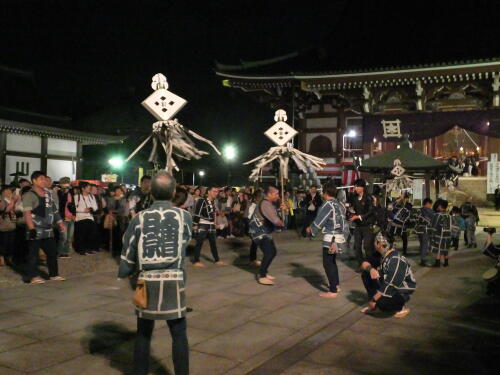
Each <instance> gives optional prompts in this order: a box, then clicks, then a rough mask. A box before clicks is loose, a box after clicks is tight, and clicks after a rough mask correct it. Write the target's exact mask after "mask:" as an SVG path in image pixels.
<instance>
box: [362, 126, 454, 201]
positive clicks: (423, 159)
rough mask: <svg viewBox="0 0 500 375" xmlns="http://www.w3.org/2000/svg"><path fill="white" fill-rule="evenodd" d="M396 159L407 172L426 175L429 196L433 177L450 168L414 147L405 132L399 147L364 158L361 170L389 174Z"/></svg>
mask: <svg viewBox="0 0 500 375" xmlns="http://www.w3.org/2000/svg"><path fill="white" fill-rule="evenodd" d="M395 160H399V161H400V162H401V166H402V167H403V168H404V169H405V171H406V174H408V175H418V174H420V175H425V185H426V189H425V193H426V196H427V197H429V196H430V179H431V177H434V178H436V179H437V178H439V176H440V173H441V172H445V171H447V170H448V168H449V167H448V165H447V164H445V163H443V162H440V161H437V160H435V159H434V158H432V157H430V156H427V155H424V154H422V153H420V152H418V151H416V150H414V149H412V148H411V144H410V141H409V136H408V134H404V135H403V140H402V141H401V143H400V144H399V146H398V148H397V149H395V150H392V151H389V152H385V153H383V154H381V155H377V156H374V157H372V158H369V159H366V160H364V161H363V162H362V165H361V166H360V167H359V170H360V171H361V172H367V173H370V174H383V175H384V176H387V175H389V174H390V172H391V170H393V168H394V166H395V163H394V161H395ZM370 179H371V178H370ZM436 194H439V184H436Z"/></svg>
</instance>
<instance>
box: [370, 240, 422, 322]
mask: <svg viewBox="0 0 500 375" xmlns="http://www.w3.org/2000/svg"><path fill="white" fill-rule="evenodd" d="M375 249H376V250H377V252H378V253H379V254H380V258H378V259H377V258H373V259H368V260H366V261H364V262H362V263H361V269H362V270H363V273H362V275H361V277H362V279H363V284H364V286H365V288H366V291H367V292H368V297H369V298H370V302H368V306H367V307H365V308H364V309H363V310H361V311H362V312H364V313H368V314H370V313H371V314H373V313H379V312H384V313H394V316H395V317H397V318H402V317H404V316H406V315H408V313H409V312H410V309H408V308H407V307H405V304H406V303H407V302H408V301H409V300H410V295H411V294H412V293H413V292H414V291H415V288H416V286H417V283H416V281H415V277H414V276H413V272H412V270H411V268H410V265H409V263H408V261H407V260H406V258H405V257H404V256H402V255H400V254H399V253H398V252H397V251H396V250H395V249H394V248H393V247H392V246H391V245H390V243H389V240H388V239H387V238H386V237H384V236H383V235H382V233H379V234H378V235H377V236H376V238H375Z"/></svg>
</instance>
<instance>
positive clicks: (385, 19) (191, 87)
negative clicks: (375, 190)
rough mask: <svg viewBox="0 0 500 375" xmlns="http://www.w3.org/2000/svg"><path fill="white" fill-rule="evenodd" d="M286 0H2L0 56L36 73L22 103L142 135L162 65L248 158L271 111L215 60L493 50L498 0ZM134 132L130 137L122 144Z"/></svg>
mask: <svg viewBox="0 0 500 375" xmlns="http://www.w3.org/2000/svg"><path fill="white" fill-rule="evenodd" d="M291 3H292V2H291V1H279V0H267V1H236V0H233V1H222V0H221V1H168V0H163V1H119V2H118V1H109V0H100V1H94V0H80V1H67V0H65V1H50V0H45V1H23V0H15V1H1V2H0V4H1V8H2V9H1V12H0V32H1V36H0V41H1V46H2V49H1V51H2V53H1V54H0V64H1V65H7V66H11V67H16V68H24V69H29V70H32V71H34V72H35V84H36V91H37V92H38V95H39V98H40V99H39V100H36V103H26V102H23V103H19V104H17V106H18V107H20V108H26V109H36V110H40V111H44V112H48V113H53V114H61V115H68V116H71V117H72V118H73V119H74V120H75V121H76V123H78V124H82V123H83V124H85V125H84V126H88V127H92V123H94V124H101V123H102V124H105V126H104V127H103V126H100V125H99V126H98V127H99V130H103V131H106V130H109V131H114V130H115V129H116V128H119V127H120V126H121V122H123V124H124V125H123V129H124V130H123V131H124V132H125V133H127V131H132V130H130V129H132V128H133V129H134V130H133V131H134V132H137V131H138V132H139V133H142V134H146V133H147V132H148V129H149V127H150V123H152V122H153V118H152V117H150V116H149V115H148V114H147V113H146V112H145V110H143V109H142V108H141V107H140V102H141V101H142V100H143V99H144V98H145V97H146V96H147V95H149V94H150V93H151V88H150V80H151V76H152V75H153V74H155V73H157V72H162V73H164V74H165V75H166V76H167V78H168V81H169V84H170V89H171V90H172V91H173V92H175V93H177V94H178V95H180V96H182V97H184V98H186V99H187V100H188V104H187V106H186V107H184V109H183V110H182V111H181V112H180V113H179V115H178V117H179V119H180V120H181V122H183V123H184V124H185V125H186V126H188V127H190V128H192V129H193V130H196V131H199V132H200V133H201V134H203V135H206V136H207V137H209V138H212V139H213V140H214V141H215V142H216V143H217V144H218V145H222V144H224V143H227V142H234V143H236V144H238V146H239V147H240V151H241V157H240V161H243V160H242V159H248V158H251V157H253V156H255V155H256V154H257V152H262V151H264V150H265V149H266V148H267V147H269V146H270V143H269V142H268V141H267V140H266V139H265V137H264V136H263V135H262V131H264V130H265V129H266V128H267V127H268V126H270V125H271V124H272V117H273V112H272V111H271V110H270V109H269V108H266V107H265V106H262V105H259V104H257V103H255V102H253V101H252V100H250V99H248V98H246V97H244V96H242V95H238V94H236V95H235V93H233V92H231V90H228V89H226V88H223V87H221V84H220V80H219V79H217V78H216V77H215V74H214V67H215V64H214V61H215V60H217V61H219V62H222V63H226V64H236V63H238V62H239V59H244V60H259V59H265V58H269V57H274V56H279V55H282V54H286V53H288V52H291V51H296V50H307V49H308V48H315V47H320V46H322V47H323V48H325V49H326V50H328V56H329V57H330V59H331V66H332V68H333V67H335V66H336V65H335V64H336V63H337V62H338V61H343V62H344V64H345V65H348V66H351V65H352V66H353V67H356V66H355V65H363V63H364V64H365V65H366V64H367V65H373V66H381V65H385V66H387V65H391V63H392V62H394V65H398V64H406V63H414V62H419V61H420V62H437V61H447V60H453V59H462V58H463V59H467V58H478V57H495V56H500V51H499V47H500V43H499V42H500V40H499V35H500V33H499V27H498V25H499V22H498V11H497V10H498V9H496V8H497V6H496V5H495V3H496V2H494V1H465V2H463V3H464V4H462V5H457V4H458V3H459V2H458V1H455V2H444V1H433V2H422V1H419V2H417V1H399V2H394V3H392V2H385V1H335V0H329V1H308V2H303V1H301V2H299V5H296V6H292V5H291ZM104 4H105V5H104ZM328 64H329V62H328V61H326V65H327V66H328ZM311 66H312V65H311ZM307 68H308V67H307V66H303V67H297V69H298V70H303V71H304V70H307ZM283 73H287V72H283ZM27 88H28V86H27ZM6 97H7V99H8V94H7V93H5V92H2V95H1V96H0V99H5V98H6ZM9 104H11V103H9ZM0 105H5V103H0ZM148 116H149V117H148ZM103 119H104V120H103ZM108 124H109V129H106V127H107V126H108ZM80 126H81V125H80ZM88 130H94V129H88ZM136 143H137V138H134V139H132V140H128V141H127V143H126V144H125V145H124V146H122V148H123V149H124V152H126V151H127V149H130V148H132V147H133V146H134V145H135V144H136ZM208 162H209V164H211V165H207V163H208ZM214 162H216V159H214V158H210V159H207V161H205V162H203V161H200V162H198V163H199V164H197V165H196V167H198V166H200V167H207V168H208V167H210V166H211V167H212V168H213V163H214Z"/></svg>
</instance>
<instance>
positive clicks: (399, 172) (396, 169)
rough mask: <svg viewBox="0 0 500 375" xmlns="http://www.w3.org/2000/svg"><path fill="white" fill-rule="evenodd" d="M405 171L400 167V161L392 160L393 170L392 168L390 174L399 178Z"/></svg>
mask: <svg viewBox="0 0 500 375" xmlns="http://www.w3.org/2000/svg"><path fill="white" fill-rule="evenodd" d="M405 171H406V170H405V169H404V168H403V167H402V166H401V160H399V159H396V160H394V168H392V171H391V174H392V175H394V176H396V177H401V176H402V175H403V174H404V173H405Z"/></svg>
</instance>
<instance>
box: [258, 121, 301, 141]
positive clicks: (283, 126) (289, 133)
mask: <svg viewBox="0 0 500 375" xmlns="http://www.w3.org/2000/svg"><path fill="white" fill-rule="evenodd" d="M297 133H298V131H297V130H295V129H294V128H292V127H291V126H290V125H288V124H287V123H286V122H283V121H278V122H277V123H276V124H274V125H273V126H271V127H270V128H269V129H267V131H266V132H265V133H264V134H265V135H266V136H267V137H268V138H269V139H270V140H271V141H273V142H274V143H276V144H277V145H278V146H284V145H286V144H287V143H288V142H289V141H290V140H291V139H292V138H293V137H295V136H296V135H297Z"/></svg>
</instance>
